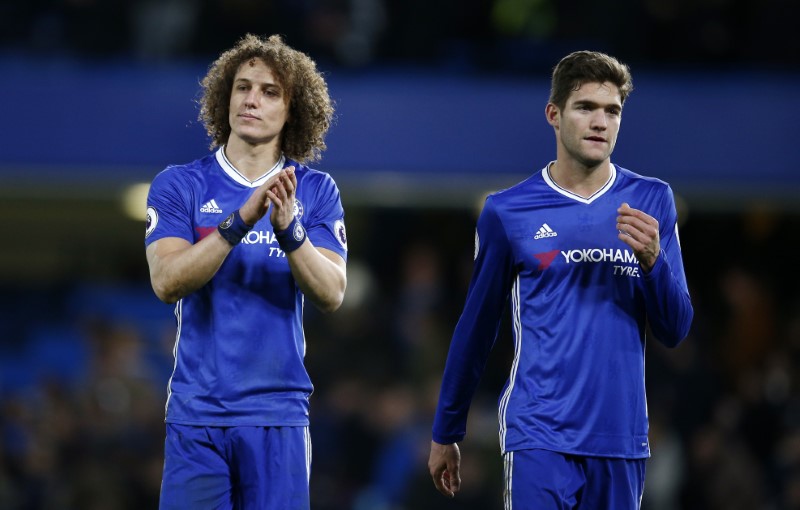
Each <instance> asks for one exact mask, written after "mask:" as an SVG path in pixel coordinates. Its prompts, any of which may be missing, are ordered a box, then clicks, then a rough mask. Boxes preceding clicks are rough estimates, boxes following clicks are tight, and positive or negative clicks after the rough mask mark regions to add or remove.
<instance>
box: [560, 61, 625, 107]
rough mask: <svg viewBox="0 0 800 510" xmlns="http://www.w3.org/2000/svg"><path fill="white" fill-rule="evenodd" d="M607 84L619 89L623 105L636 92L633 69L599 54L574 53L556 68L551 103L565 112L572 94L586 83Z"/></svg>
mask: <svg viewBox="0 0 800 510" xmlns="http://www.w3.org/2000/svg"><path fill="white" fill-rule="evenodd" d="M605 82H610V83H613V84H614V85H616V86H617V87H618V88H619V95H620V99H621V100H622V103H623V104H624V103H625V99H626V98H627V97H628V94H630V93H631V91H632V90H633V82H632V80H631V71H630V69H628V66H626V65H625V64H623V63H621V62H620V61H619V60H617V59H615V58H614V57H611V56H609V55H606V54H605V53H600V52H597V51H576V52H573V53H570V54H569V55H567V56H566V57H564V58H562V59H561V61H560V62H559V63H558V65H556V66H555V67H554V68H553V81H552V84H551V87H550V100H549V102H551V103H553V104H554V105H556V106H557V107H559V108H560V109H564V107H565V106H566V104H567V98H568V97H569V95H570V94H571V93H572V92H573V91H575V90H578V89H579V88H580V87H581V85H583V84H584V83H605Z"/></svg>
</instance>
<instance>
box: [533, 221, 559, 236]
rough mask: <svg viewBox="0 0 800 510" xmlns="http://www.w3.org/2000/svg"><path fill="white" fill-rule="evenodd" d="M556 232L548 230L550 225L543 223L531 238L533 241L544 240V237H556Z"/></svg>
mask: <svg viewBox="0 0 800 510" xmlns="http://www.w3.org/2000/svg"><path fill="white" fill-rule="evenodd" d="M557 235H558V232H556V231H555V230H553V229H552V228H550V225H548V224H547V223H543V224H542V226H541V227H539V230H538V231H537V232H536V235H535V236H533V238H534V239H544V238H546V237H556V236H557Z"/></svg>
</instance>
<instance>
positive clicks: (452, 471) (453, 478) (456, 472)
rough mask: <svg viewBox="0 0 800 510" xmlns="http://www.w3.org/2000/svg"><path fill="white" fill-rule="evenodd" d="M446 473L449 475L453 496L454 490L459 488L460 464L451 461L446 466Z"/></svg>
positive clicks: (456, 490)
mask: <svg viewBox="0 0 800 510" xmlns="http://www.w3.org/2000/svg"><path fill="white" fill-rule="evenodd" d="M447 474H448V475H449V482H450V483H449V484H448V485H449V487H450V492H451V493H452V494H453V496H455V494H456V492H458V491H459V490H460V489H461V466H460V465H459V463H453V464H452V465H450V466H447Z"/></svg>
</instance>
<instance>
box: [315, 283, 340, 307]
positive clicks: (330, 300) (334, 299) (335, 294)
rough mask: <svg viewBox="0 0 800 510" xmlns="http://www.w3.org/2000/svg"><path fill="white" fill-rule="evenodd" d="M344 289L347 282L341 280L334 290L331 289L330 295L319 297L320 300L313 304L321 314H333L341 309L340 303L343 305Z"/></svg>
mask: <svg viewBox="0 0 800 510" xmlns="http://www.w3.org/2000/svg"><path fill="white" fill-rule="evenodd" d="M346 288H347V280H342V281H341V283H340V284H339V285H337V286H336V288H335V289H331V292H330V293H328V294H327V295H326V296H321V297H320V299H319V300H317V302H316V303H315V304H316V305H317V308H319V310H320V311H321V312H322V313H333V312H335V311H336V310H338V309H339V308H341V306H342V303H344V291H345V289H346Z"/></svg>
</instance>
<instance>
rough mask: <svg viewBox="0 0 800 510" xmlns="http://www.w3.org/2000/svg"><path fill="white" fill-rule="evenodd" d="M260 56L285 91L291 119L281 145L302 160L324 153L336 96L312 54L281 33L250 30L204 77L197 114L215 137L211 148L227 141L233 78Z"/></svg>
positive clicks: (229, 127)
mask: <svg viewBox="0 0 800 510" xmlns="http://www.w3.org/2000/svg"><path fill="white" fill-rule="evenodd" d="M253 58H258V59H261V60H263V61H264V63H265V64H266V65H267V66H268V67H269V68H270V69H271V70H272V72H273V74H274V75H275V78H276V79H277V80H278V82H279V83H280V84H281V86H282V87H283V89H284V90H285V91H286V97H287V98H288V102H289V120H288V121H287V122H286V125H285V126H284V127H283V132H282V133H281V151H283V153H284V154H285V155H286V156H287V157H288V158H291V159H293V160H295V161H299V162H301V163H306V162H308V161H316V160H319V159H320V156H321V153H322V151H324V150H325V149H326V148H327V146H326V145H325V134H326V133H327V132H328V128H330V126H331V122H332V120H333V111H334V107H333V102H332V101H331V98H330V96H329V95H328V85H327V84H326V83H325V79H324V78H323V77H322V74H321V73H320V72H319V71H317V65H316V63H315V62H314V61H313V60H311V58H310V57H309V56H308V55H306V54H305V53H302V52H300V51H297V50H295V49H293V48H291V47H289V46H288V45H287V44H286V43H284V42H283V39H282V38H281V36H279V35H273V36H270V37H268V38H259V37H257V36H255V35H253V34H247V35H245V36H244V37H242V39H240V40H239V42H238V43H237V44H236V46H234V47H233V48H231V49H229V50H228V51H226V52H224V53H222V54H221V55H220V56H219V58H218V59H217V60H215V61H214V62H213V63H212V64H211V66H209V69H208V73H207V74H206V76H205V77H204V78H203V81H202V82H201V83H200V84H201V86H202V96H201V98H200V100H199V103H200V114H199V116H198V119H199V120H200V121H201V122H202V123H203V125H204V126H205V127H206V132H207V133H208V136H209V137H210V138H211V146H210V148H212V149H213V148H215V147H218V146H221V145H224V144H225V143H227V141H228V137H229V136H230V134H231V125H230V122H229V120H228V114H229V110H230V102H231V92H232V90H233V79H234V77H235V75H236V71H237V70H238V69H239V66H241V65H242V64H243V63H244V62H247V61H249V60H250V59H253Z"/></svg>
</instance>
